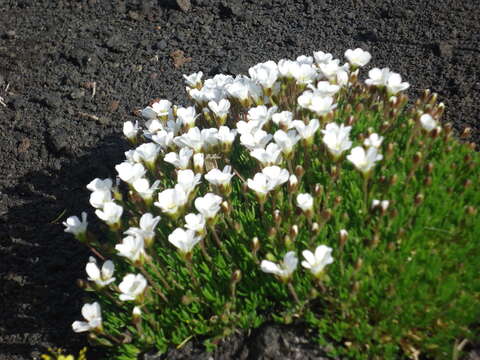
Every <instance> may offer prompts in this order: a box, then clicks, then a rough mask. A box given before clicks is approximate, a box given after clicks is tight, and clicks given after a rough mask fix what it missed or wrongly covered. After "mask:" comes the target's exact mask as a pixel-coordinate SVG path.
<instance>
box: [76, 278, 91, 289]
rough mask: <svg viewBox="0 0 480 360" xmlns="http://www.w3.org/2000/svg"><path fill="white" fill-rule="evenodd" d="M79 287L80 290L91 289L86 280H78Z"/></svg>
mask: <svg viewBox="0 0 480 360" xmlns="http://www.w3.org/2000/svg"><path fill="white" fill-rule="evenodd" d="M77 286H78V287H79V288H80V289H87V288H88V287H89V285H88V283H87V282H86V281H85V280H82V279H77Z"/></svg>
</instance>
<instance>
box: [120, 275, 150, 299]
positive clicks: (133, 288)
mask: <svg viewBox="0 0 480 360" xmlns="http://www.w3.org/2000/svg"><path fill="white" fill-rule="evenodd" d="M146 287H147V280H146V279H145V278H144V277H143V275H142V274H137V275H134V274H127V275H125V277H124V278H123V280H122V282H121V283H120V285H118V288H119V289H120V291H121V292H122V293H121V294H120V296H119V298H120V300H121V301H131V300H136V299H137V298H138V297H140V296H141V295H142V294H143V292H144V291H145V288H146Z"/></svg>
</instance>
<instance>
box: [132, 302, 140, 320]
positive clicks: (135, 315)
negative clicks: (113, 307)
mask: <svg viewBox="0 0 480 360" xmlns="http://www.w3.org/2000/svg"><path fill="white" fill-rule="evenodd" d="M141 320H142V309H141V308H140V307H139V306H135V307H134V308H133V311H132V323H133V325H137V324H139V323H140V321H141Z"/></svg>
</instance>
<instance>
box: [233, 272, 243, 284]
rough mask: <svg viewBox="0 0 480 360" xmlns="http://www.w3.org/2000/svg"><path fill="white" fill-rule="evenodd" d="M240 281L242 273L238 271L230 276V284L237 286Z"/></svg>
mask: <svg viewBox="0 0 480 360" xmlns="http://www.w3.org/2000/svg"><path fill="white" fill-rule="evenodd" d="M241 279H242V272H241V271H240V270H238V269H237V270H235V271H234V272H233V274H232V279H231V283H232V284H237V283H238V282H239V281H240V280H241Z"/></svg>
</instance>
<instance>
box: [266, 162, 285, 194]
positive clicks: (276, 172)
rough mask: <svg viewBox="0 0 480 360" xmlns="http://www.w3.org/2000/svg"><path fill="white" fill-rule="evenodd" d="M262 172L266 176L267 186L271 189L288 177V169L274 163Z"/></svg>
mask: <svg viewBox="0 0 480 360" xmlns="http://www.w3.org/2000/svg"><path fill="white" fill-rule="evenodd" d="M262 174H264V175H265V176H266V177H267V179H268V183H269V186H270V187H271V189H272V190H273V189H275V188H276V187H278V186H280V185H282V184H284V183H286V182H287V181H288V179H289V177H290V174H289V173H288V170H286V169H282V168H280V167H278V166H276V165H274V166H268V167H266V168H264V169H263V170H262Z"/></svg>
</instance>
